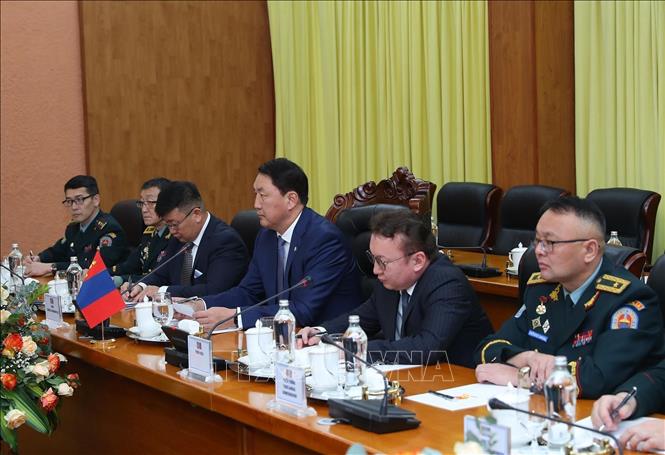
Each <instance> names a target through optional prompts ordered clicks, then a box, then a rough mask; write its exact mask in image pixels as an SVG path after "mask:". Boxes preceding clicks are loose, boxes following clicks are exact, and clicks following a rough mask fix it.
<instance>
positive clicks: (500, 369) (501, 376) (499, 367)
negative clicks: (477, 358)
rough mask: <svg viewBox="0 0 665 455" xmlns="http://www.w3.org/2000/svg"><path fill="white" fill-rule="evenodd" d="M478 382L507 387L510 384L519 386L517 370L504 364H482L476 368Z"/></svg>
mask: <svg viewBox="0 0 665 455" xmlns="http://www.w3.org/2000/svg"><path fill="white" fill-rule="evenodd" d="M476 379H477V380H478V382H490V383H492V384H497V385H506V384H508V383H509V382H510V383H511V384H513V385H517V368H515V367H514V366H512V365H506V364H503V363H481V364H480V365H478V366H477V367H476Z"/></svg>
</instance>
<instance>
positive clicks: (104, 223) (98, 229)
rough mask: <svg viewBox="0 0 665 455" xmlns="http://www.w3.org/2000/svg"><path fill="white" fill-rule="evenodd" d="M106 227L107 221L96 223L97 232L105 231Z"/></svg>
mask: <svg viewBox="0 0 665 455" xmlns="http://www.w3.org/2000/svg"><path fill="white" fill-rule="evenodd" d="M104 226H106V221H102V220H97V223H95V230H97V231H101V230H102V229H104Z"/></svg>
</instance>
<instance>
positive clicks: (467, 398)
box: [406, 384, 514, 411]
mask: <svg viewBox="0 0 665 455" xmlns="http://www.w3.org/2000/svg"><path fill="white" fill-rule="evenodd" d="M511 390H514V389H513V388H511ZM508 391H509V388H508V387H507V386H502V385H493V384H469V385H463V386H460V387H453V388H451V389H443V390H437V392H441V393H443V394H446V395H450V396H453V397H455V398H454V399H452V400H449V399H446V398H442V397H439V396H436V395H434V394H432V393H421V394H419V395H413V396H409V397H406V399H407V400H413V401H417V402H418V403H423V404H426V405H429V406H434V407H435V408H441V409H446V410H448V411H459V410H462V409H469V408H476V407H478V406H487V401H488V400H489V399H490V398H494V397H497V396H500V395H503V394H505V393H507V392H508Z"/></svg>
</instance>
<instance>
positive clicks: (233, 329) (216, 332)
mask: <svg viewBox="0 0 665 455" xmlns="http://www.w3.org/2000/svg"><path fill="white" fill-rule="evenodd" d="M238 330H240V329H239V328H238V327H235V326H233V327H227V328H225V329H217V330H215V331H214V332H212V334H213V335H217V334H218V333H230V332H237V331H238Z"/></svg>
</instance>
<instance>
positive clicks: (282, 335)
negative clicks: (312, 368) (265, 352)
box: [273, 300, 296, 363]
mask: <svg viewBox="0 0 665 455" xmlns="http://www.w3.org/2000/svg"><path fill="white" fill-rule="evenodd" d="M273 333H274V334H275V347H276V350H275V362H282V363H292V362H293V360H294V359H295V353H294V350H295V347H296V318H295V316H294V315H293V313H291V310H289V301H288V300H280V301H279V311H277V314H276V315H275V319H274V322H273Z"/></svg>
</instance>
